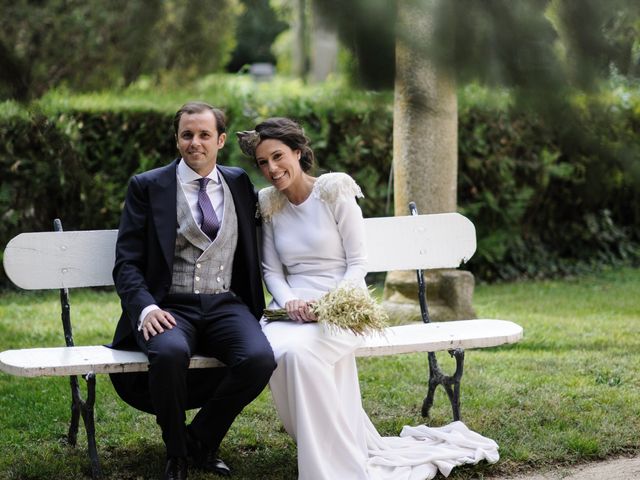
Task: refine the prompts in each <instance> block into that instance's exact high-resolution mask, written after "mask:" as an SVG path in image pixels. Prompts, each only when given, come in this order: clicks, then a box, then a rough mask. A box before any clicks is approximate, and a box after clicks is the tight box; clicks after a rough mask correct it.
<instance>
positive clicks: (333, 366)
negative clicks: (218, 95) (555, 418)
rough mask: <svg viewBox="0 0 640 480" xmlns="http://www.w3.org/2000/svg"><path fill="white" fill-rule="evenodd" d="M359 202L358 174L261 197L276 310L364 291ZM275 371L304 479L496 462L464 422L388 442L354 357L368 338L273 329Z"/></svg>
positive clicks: (374, 478)
mask: <svg viewBox="0 0 640 480" xmlns="http://www.w3.org/2000/svg"><path fill="white" fill-rule="evenodd" d="M356 196H362V193H361V191H360V188H359V187H358V185H357V184H356V183H355V182H354V181H353V179H352V178H351V177H349V176H348V175H346V174H343V173H329V174H325V175H321V176H320V177H319V178H318V179H317V180H316V183H315V184H314V187H313V191H312V193H311V195H310V196H309V198H308V199H307V200H305V201H304V202H303V203H302V204H300V205H293V204H291V203H290V202H289V201H288V200H287V199H286V197H285V196H284V195H283V194H282V193H280V192H279V191H277V190H276V189H275V188H273V187H269V188H266V189H263V190H261V191H260V211H261V214H262V218H263V248H262V252H263V270H264V279H265V283H266V285H267V288H268V289H269V292H270V293H271V295H272V296H273V302H272V305H271V308H277V307H281V306H284V304H285V303H286V302H287V301H289V300H293V299H298V298H299V299H304V300H313V299H317V298H319V297H320V296H322V295H323V294H324V293H326V292H327V291H328V290H330V289H333V288H335V287H337V286H338V285H339V284H340V283H342V282H344V281H348V282H350V283H352V284H353V283H355V284H357V285H361V286H363V287H365V282H364V275H365V273H366V253H365V248H364V227H363V223H362V212H361V210H360V207H359V206H358V204H357V202H356V200H355V197H356ZM262 323H263V330H264V333H265V335H266V336H267V338H268V339H269V342H270V343H271V346H272V347H273V351H274V353H275V357H276V361H277V363H278V367H277V368H276V370H275V372H274V373H273V376H272V377H271V380H270V382H269V386H270V388H271V393H272V396H273V400H274V403H275V406H276V409H277V411H278V415H279V417H280V419H281V420H282V422H283V424H284V427H285V429H286V430H287V432H288V433H289V435H291V437H292V438H293V439H294V440H295V441H296V444H297V448H298V474H299V477H298V478H299V479H301V480H360V479H370V480H423V479H430V478H433V477H434V476H435V475H436V473H437V472H438V471H440V472H441V473H442V474H444V475H445V476H447V475H448V474H449V472H450V471H451V469H452V468H453V467H455V466H457V465H461V464H464V463H477V462H479V461H481V460H487V461H488V462H490V463H493V462H496V461H498V458H499V455H498V445H497V444H496V443H495V442H494V441H493V440H491V439H488V438H485V437H483V436H481V435H479V434H477V433H475V432H473V431H471V430H469V429H468V428H467V427H466V426H465V425H464V424H463V423H462V422H453V423H451V424H449V425H446V426H444V427H440V428H430V427H427V426H425V425H420V426H417V427H405V428H404V429H403V430H402V432H401V433H400V436H399V437H381V436H380V435H379V434H378V432H377V430H376V428H375V427H374V426H373V424H372V423H371V421H370V420H369V417H368V416H367V414H366V413H365V411H364V410H363V408H362V401H361V396H360V387H359V382H358V372H357V368H356V361H355V357H354V355H353V351H354V350H355V349H356V348H357V347H358V345H359V344H360V342H362V338H361V337H358V336H355V335H352V334H350V333H347V332H345V333H335V332H328V331H326V330H325V329H324V328H323V327H322V326H321V325H318V324H317V323H305V324H299V323H296V322H292V321H291V322H289V321H275V322H271V323H266V322H265V321H264V319H263V321H262Z"/></svg>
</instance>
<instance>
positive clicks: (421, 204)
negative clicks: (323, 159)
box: [384, 0, 475, 323]
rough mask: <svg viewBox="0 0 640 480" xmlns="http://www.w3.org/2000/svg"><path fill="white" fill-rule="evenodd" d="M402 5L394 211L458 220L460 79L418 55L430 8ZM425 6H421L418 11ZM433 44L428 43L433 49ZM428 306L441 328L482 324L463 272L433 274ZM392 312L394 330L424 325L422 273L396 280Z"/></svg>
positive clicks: (390, 291) (405, 0)
mask: <svg viewBox="0 0 640 480" xmlns="http://www.w3.org/2000/svg"><path fill="white" fill-rule="evenodd" d="M435 1H438V0H432V1H431V2H412V1H411V0H399V2H398V21H399V35H398V40H397V43H396V83H395V97H394V112H393V169H394V199H395V201H394V206H395V214H396V215H408V214H409V208H408V204H409V202H410V201H413V202H415V203H416V206H417V207H418V212H419V213H421V214H426V213H445V212H455V211H456V206H457V172H458V103H457V97H456V85H455V80H454V77H453V75H451V74H450V73H449V72H447V71H444V70H443V69H441V68H438V67H437V66H436V65H434V64H433V63H432V62H430V61H429V59H428V58H426V55H425V54H424V50H423V51H422V52H420V51H418V50H417V49H416V47H417V46H419V45H424V44H425V43H424V42H429V41H430V35H431V32H432V29H433V28H432V27H433V25H432V18H431V16H430V15H429V14H428V13H427V11H426V9H425V8H424V5H425V3H429V4H431V5H433V4H434V2H435ZM416 4H420V5H421V6H416ZM408 32H409V33H408ZM426 44H428V43H426ZM425 280H426V283H427V302H428V305H429V312H430V314H431V318H432V319H433V320H452V319H461V318H474V317H475V312H474V311H473V307H472V305H471V299H472V295H473V286H474V279H473V275H472V274H471V273H469V272H465V271H460V270H440V271H429V272H427V273H426V275H425ZM384 299H385V303H384V305H385V308H386V309H387V311H388V312H389V316H390V318H391V321H392V322H393V323H408V322H409V321H420V320H421V317H420V307H419V305H418V303H417V286H416V273H415V271H408V272H407V271H402V272H389V274H387V279H386V282H385V290H384Z"/></svg>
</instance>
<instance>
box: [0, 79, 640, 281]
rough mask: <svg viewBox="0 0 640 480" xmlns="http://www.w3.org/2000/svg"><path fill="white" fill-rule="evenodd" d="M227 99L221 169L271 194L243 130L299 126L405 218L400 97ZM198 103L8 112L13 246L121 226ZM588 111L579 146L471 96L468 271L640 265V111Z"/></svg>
mask: <svg viewBox="0 0 640 480" xmlns="http://www.w3.org/2000/svg"><path fill="white" fill-rule="evenodd" d="M223 93H224V94H225V96H224V97H223V101H218V102H214V103H217V104H218V105H220V106H222V107H223V108H224V109H225V110H226V111H227V115H228V117H229V132H231V135H230V138H229V141H228V143H227V146H226V147H225V148H224V149H223V151H222V156H221V159H220V162H221V163H224V164H231V165H239V166H242V167H244V168H246V169H247V170H248V171H249V172H250V174H251V175H252V177H253V178H254V181H255V182H256V184H257V185H258V186H263V185H264V181H263V180H262V179H261V178H260V177H259V175H258V173H257V171H256V169H255V167H254V166H253V165H251V164H250V162H249V161H248V160H247V159H245V158H244V157H242V155H241V153H240V151H239V149H238V147H237V144H236V142H235V138H234V135H233V134H232V133H233V132H235V131H237V130H243V129H246V128H249V127H251V126H252V125H254V124H255V123H256V121H259V120H260V119H261V118H264V117H266V116H270V115H286V116H291V117H293V118H296V119H298V120H299V121H301V122H302V124H303V125H304V126H305V128H306V130H307V132H308V134H309V135H310V137H311V138H312V141H313V145H314V149H315V151H316V153H317V157H318V159H319V162H320V169H319V172H322V171H346V172H349V173H351V174H352V175H353V176H354V177H355V178H356V180H357V181H358V182H359V183H360V185H361V186H362V187H363V190H364V192H365V195H366V198H365V199H364V200H363V202H362V207H363V210H364V213H365V216H382V215H386V214H391V213H392V212H387V211H386V207H387V201H388V199H387V197H388V193H389V192H388V184H389V182H388V179H389V172H390V168H391V158H392V145H391V138H392V129H393V121H392V105H391V103H392V102H391V98H390V97H389V95H379V94H377V95H374V94H362V93H359V94H353V93H351V92H338V93H331V94H329V93H326V92H325V93H326V94H323V93H322V91H321V92H320V94H317V93H316V94H312V95H306V96H305V95H298V94H290V92H289V94H287V92H282V93H280V94H279V95H273V92H271V94H272V96H273V97H274V98H275V100H271V101H267V100H265V98H263V97H261V96H260V95H254V94H253V93H251V92H249V93H247V92H246V91H244V92H240V93H236V94H235V95H233V94H232V92H231V91H230V90H225V91H224V92H223ZM185 95H187V94H185ZM187 98H195V97H194V96H193V95H191V97H186V98H181V99H180V100H179V101H178V100H177V99H173V100H174V101H172V102H171V105H168V103H169V102H166V103H167V104H162V102H157V103H156V104H149V102H148V101H143V100H139V101H138V102H135V101H131V102H129V103H126V104H122V103H121V100H122V99H119V98H117V97H113V98H111V99H109V98H107V99H106V100H101V101H100V102H96V101H94V102H93V104H91V102H89V104H90V105H81V106H79V105H78V103H77V102H76V104H73V103H66V104H62V103H61V102H58V103H56V102H52V103H49V104H46V102H43V104H41V105H40V107H39V108H38V109H37V110H38V111H37V113H30V112H25V111H23V110H21V109H20V108H17V107H16V106H15V105H9V104H7V105H4V107H1V108H0V171H1V172H2V178H1V180H0V212H2V222H0V244H2V245H5V244H6V242H7V241H8V240H9V239H10V238H11V237H13V236H14V235H16V234H18V233H20V232H23V231H39V230H50V229H51V224H52V219H53V218H61V219H62V221H63V225H64V227H65V229H69V230H72V229H94V228H116V227H117V224H118V219H119V215H120V209H121V207H122V202H123V198H124V193H125V189H126V184H127V180H128V178H129V177H130V176H131V175H132V174H134V173H136V172H140V171H144V170H147V169H149V168H153V167H156V166H160V165H163V164H165V163H167V162H168V161H169V160H171V159H173V158H174V157H175V156H176V149H175V141H174V139H173V133H172V130H171V122H172V117H173V113H174V110H175V108H176V107H177V106H179V105H180V103H181V102H182V101H184V100H186V99H187ZM199 98H203V97H202V96H199ZM101 102H102V103H104V104H105V105H101V104H100V103H101ZM611 103H612V102H609V104H611ZM109 104H112V105H113V107H112V108H107V105H109ZM576 112H578V114H579V115H580V116H581V118H580V120H581V121H580V124H581V125H587V126H588V128H586V129H583V131H582V137H581V138H579V139H576V138H574V137H572V136H571V135H572V134H573V133H575V131H569V130H567V131H561V130H558V129H557V125H553V126H551V125H548V124H545V123H544V122H542V121H541V120H540V119H539V118H536V117H533V116H527V115H525V114H522V113H517V112H515V111H513V110H511V109H510V108H508V107H504V106H501V107H500V108H496V107H495V106H492V105H488V104H485V103H483V102H475V103H474V102H473V101H472V100H468V99H465V98H464V97H462V100H461V108H460V114H459V157H460V158H459V164H460V172H459V207H460V210H461V211H462V212H463V213H464V214H466V215H467V216H468V217H469V218H471V220H472V221H473V222H474V223H475V225H476V228H477V231H478V252H477V253H476V255H475V256H474V258H473V259H472V260H471V262H469V264H468V265H467V267H466V268H469V269H471V270H472V271H473V272H474V273H475V274H476V275H477V276H478V277H479V278H480V279H484V280H487V281H492V280H497V279H514V278H519V277H540V276H549V275H557V274H570V273H574V272H578V271H580V270H584V269H590V268H593V267H594V266H601V265H606V264H615V263H625V264H634V262H635V263H637V262H638V259H639V258H640V248H639V245H640V193H639V192H640V187H639V185H640V167H639V165H638V155H637V153H638V150H639V148H640V136H638V126H639V125H640V109H638V108H634V107H633V106H628V107H627V108H618V109H610V108H609V109H608V110H607V111H606V112H604V113H603V111H602V109H601V107H593V106H589V107H588V106H585V105H582V106H577V107H576ZM572 132H573V133H572ZM391 200H392V199H391ZM390 205H391V208H393V202H392V201H391V203H390ZM0 281H1V282H2V283H4V284H6V283H7V281H6V279H0Z"/></svg>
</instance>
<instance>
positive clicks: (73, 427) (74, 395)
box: [67, 375, 82, 447]
mask: <svg viewBox="0 0 640 480" xmlns="http://www.w3.org/2000/svg"><path fill="white" fill-rule="evenodd" d="M69 383H70V384H71V423H70V424H69V433H68V434H67V442H68V443H69V445H71V446H72V447H75V446H76V443H77V441H78V426H79V425H80V411H81V410H82V399H81V398H80V386H79V385H78V376H77V375H72V376H70V377H69Z"/></svg>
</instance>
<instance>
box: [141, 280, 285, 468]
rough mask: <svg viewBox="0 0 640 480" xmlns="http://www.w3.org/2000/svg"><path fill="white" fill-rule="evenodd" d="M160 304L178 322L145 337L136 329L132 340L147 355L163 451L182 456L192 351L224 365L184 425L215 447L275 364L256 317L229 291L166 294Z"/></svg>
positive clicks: (204, 442) (184, 449) (268, 375)
mask: <svg viewBox="0 0 640 480" xmlns="http://www.w3.org/2000/svg"><path fill="white" fill-rule="evenodd" d="M159 306H160V308H162V309H163V310H166V311H168V312H170V313H171V314H172V315H173V316H174V318H175V319H176V322H177V325H176V326H175V327H174V328H173V329H171V330H165V331H164V332H163V333H160V334H158V335H156V336H154V337H151V338H149V340H148V341H145V340H144V337H143V336H142V332H138V335H137V341H138V344H139V346H140V348H141V349H142V350H143V351H144V352H146V353H147V355H148V357H149V392H150V395H151V404H152V405H153V410H154V412H155V414H156V420H157V422H158V425H160V428H161V429H162V438H163V440H164V442H165V445H166V447H167V455H168V456H179V457H183V456H186V455H187V447H186V427H185V418H186V417H185V411H186V409H187V408H188V393H187V370H188V367H189V360H190V358H191V356H192V355H193V354H195V353H199V354H202V355H207V356H213V357H215V358H217V359H218V360H220V361H222V362H224V363H225V364H226V365H227V368H226V369H224V370H225V372H226V373H225V374H224V376H223V377H222V379H221V380H220V382H219V384H218V385H217V387H216V388H214V389H213V390H212V394H211V396H210V397H209V398H207V399H205V400H204V402H203V406H202V408H201V409H200V411H199V412H198V413H197V414H196V416H195V417H194V419H193V421H192V422H191V425H189V430H190V433H191V434H192V435H194V436H195V437H196V438H197V439H198V440H200V441H201V442H202V443H203V444H204V445H205V446H207V447H208V448H210V449H214V450H215V449H217V448H218V447H219V445H220V442H222V439H223V437H224V436H225V435H226V433H227V431H228V430H229V427H230V426H231V424H232V422H233V420H234V419H235V418H236V416H237V415H238V414H239V413H240V412H241V411H242V409H243V408H244V407H245V406H246V405H247V404H249V403H250V402H251V401H252V400H253V399H254V398H255V397H257V396H258V394H259V393H260V392H261V391H262V390H263V389H264V387H265V386H266V384H267V383H268V381H269V378H270V376H271V373H272V372H273V370H274V369H275V367H276V363H275V360H274V358H273V351H272V350H271V345H269V342H268V341H267V339H266V337H265V336H264V334H263V333H262V329H261V328H260V324H259V323H258V321H257V320H256V318H255V317H254V316H253V315H252V314H251V312H250V311H249V309H248V308H247V306H246V305H245V304H244V303H242V301H241V300H240V299H239V298H238V297H236V295H235V294H233V293H232V292H226V293H220V294H216V295H196V294H174V295H168V296H167V297H166V298H165V299H164V300H163V301H162V303H161V304H160V305H159Z"/></svg>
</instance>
